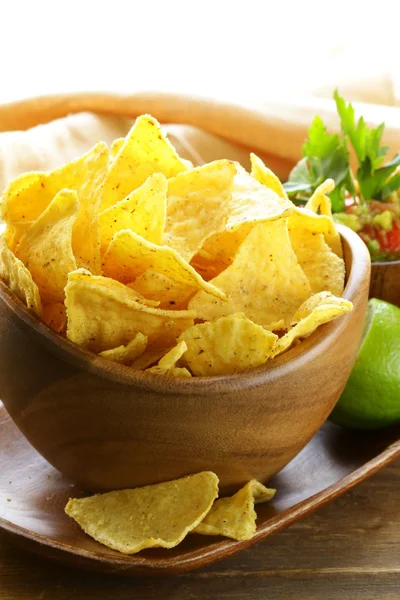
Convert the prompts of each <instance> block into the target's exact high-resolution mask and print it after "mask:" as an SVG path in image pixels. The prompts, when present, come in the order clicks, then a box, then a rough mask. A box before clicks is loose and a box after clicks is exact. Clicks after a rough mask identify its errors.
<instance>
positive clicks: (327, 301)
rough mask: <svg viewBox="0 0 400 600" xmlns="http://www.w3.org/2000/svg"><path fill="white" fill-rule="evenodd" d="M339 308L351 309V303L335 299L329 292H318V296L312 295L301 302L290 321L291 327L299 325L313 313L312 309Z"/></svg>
mask: <svg viewBox="0 0 400 600" xmlns="http://www.w3.org/2000/svg"><path fill="white" fill-rule="evenodd" d="M325 305H329V306H332V305H333V306H339V308H340V307H349V306H350V308H352V306H353V305H352V303H351V302H349V301H348V300H345V299H344V298H336V297H335V296H333V295H332V294H331V293H330V292H319V293H318V294H313V295H312V296H310V297H309V298H308V300H306V301H305V302H303V304H302V305H301V306H300V307H299V308H298V309H297V310H296V312H295V313H294V315H293V317H292V319H291V325H295V324H296V323H299V322H300V321H301V320H302V319H305V318H306V317H308V316H309V315H311V313H312V312H313V311H314V309H316V308H318V307H319V306H325Z"/></svg>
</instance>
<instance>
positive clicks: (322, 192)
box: [305, 179, 343, 258]
mask: <svg viewBox="0 0 400 600" xmlns="http://www.w3.org/2000/svg"><path fill="white" fill-rule="evenodd" d="M334 188H335V182H334V181H333V179H327V180H326V181H324V183H321V185H320V186H318V187H317V189H316V190H315V192H314V193H313V195H312V196H311V198H310V199H309V201H308V202H307V204H306V206H305V210H306V211H310V212H313V213H314V214H315V215H317V219H318V220H319V221H321V218H324V217H325V219H329V223H330V228H329V230H328V231H326V232H325V231H324V232H323V233H324V235H325V241H326V243H327V244H328V246H329V247H330V248H331V250H332V251H333V252H334V253H335V254H336V255H337V256H339V258H342V257H343V249H342V242H341V240H340V235H339V233H338V231H337V229H336V225H335V221H334V220H333V218H332V203H331V199H330V198H329V196H327V195H326V194H329V193H330V192H332V190H333V189H334ZM314 220H315V217H314Z"/></svg>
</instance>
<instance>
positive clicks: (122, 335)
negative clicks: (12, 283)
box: [65, 269, 196, 353]
mask: <svg viewBox="0 0 400 600" xmlns="http://www.w3.org/2000/svg"><path fill="white" fill-rule="evenodd" d="M65 303H66V307H67V315H68V327H67V337H68V339H70V340H71V341H72V342H75V343H76V344H79V345H81V346H83V347H84V348H87V349H89V350H92V351H93V352H97V353H99V352H102V351H103V350H111V349H112V348H116V347H117V346H121V345H126V344H127V343H128V342H130V341H131V340H132V339H133V338H134V337H135V336H136V335H137V334H138V333H143V335H146V336H147V337H148V338H149V344H150V346H151V345H152V344H154V343H156V344H157V347H158V348H162V347H164V348H166V347H168V346H171V345H173V344H175V343H176V339H177V337H178V336H179V335H180V334H181V333H182V331H184V330H185V329H187V328H188V327H191V325H193V318H195V317H196V313H195V312H194V311H168V310H160V309H158V308H153V307H149V306H145V305H144V304H142V303H140V302H138V299H137V294H136V293H135V292H134V291H133V290H131V289H130V288H128V287H127V286H124V285H122V284H121V283H119V282H118V281H113V280H112V279H107V278H105V277H95V276H92V275H90V273H88V272H87V271H84V270H82V269H81V270H78V271H75V272H73V273H70V274H69V276H68V284H67V286H66V288H65Z"/></svg>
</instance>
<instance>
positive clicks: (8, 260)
mask: <svg viewBox="0 0 400 600" xmlns="http://www.w3.org/2000/svg"><path fill="white" fill-rule="evenodd" d="M0 279H1V280H2V281H4V283H5V284H6V285H8V287H9V288H10V290H11V291H12V292H13V293H14V294H15V295H16V296H17V297H18V298H19V299H20V300H21V301H22V302H23V303H24V304H25V305H26V306H27V307H28V308H30V309H31V310H33V311H34V312H35V313H36V314H37V315H38V316H39V317H40V316H41V315H42V302H41V300H40V294H39V288H38V286H37V285H36V283H35V282H34V281H33V279H32V275H31V274H30V272H29V271H28V269H27V268H26V267H25V265H24V264H23V263H22V262H21V261H20V260H19V259H18V258H17V257H16V256H15V255H14V253H13V252H11V250H10V249H9V248H8V247H7V244H6V241H5V239H4V236H3V235H2V236H0Z"/></svg>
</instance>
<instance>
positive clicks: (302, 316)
mask: <svg viewBox="0 0 400 600" xmlns="http://www.w3.org/2000/svg"><path fill="white" fill-rule="evenodd" d="M351 310H353V304H352V303H351V302H349V301H348V300H345V299H344V298H336V297H335V296H333V295H332V294H330V293H328V292H322V293H320V294H315V295H314V296H312V297H311V298H309V299H308V300H307V301H306V302H305V303H304V304H303V305H302V306H300V308H299V309H298V311H297V312H296V313H295V315H294V316H293V319H292V322H293V323H295V325H294V326H293V327H292V328H291V329H289V331H288V332H287V333H286V334H285V335H284V336H283V337H281V338H280V339H279V340H278V341H277V343H276V346H275V348H274V352H273V353H274V356H276V355H277V354H281V353H282V352H284V351H285V350H287V349H288V348H290V346H291V345H292V344H293V342H294V341H295V340H296V339H298V338H306V337H308V336H309V335H311V334H312V333H314V331H315V330H316V329H317V327H319V326H320V325H323V324H324V323H328V322H329V321H332V320H333V319H336V318H337V317H340V316H342V315H344V314H346V313H348V312H350V311H351Z"/></svg>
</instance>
